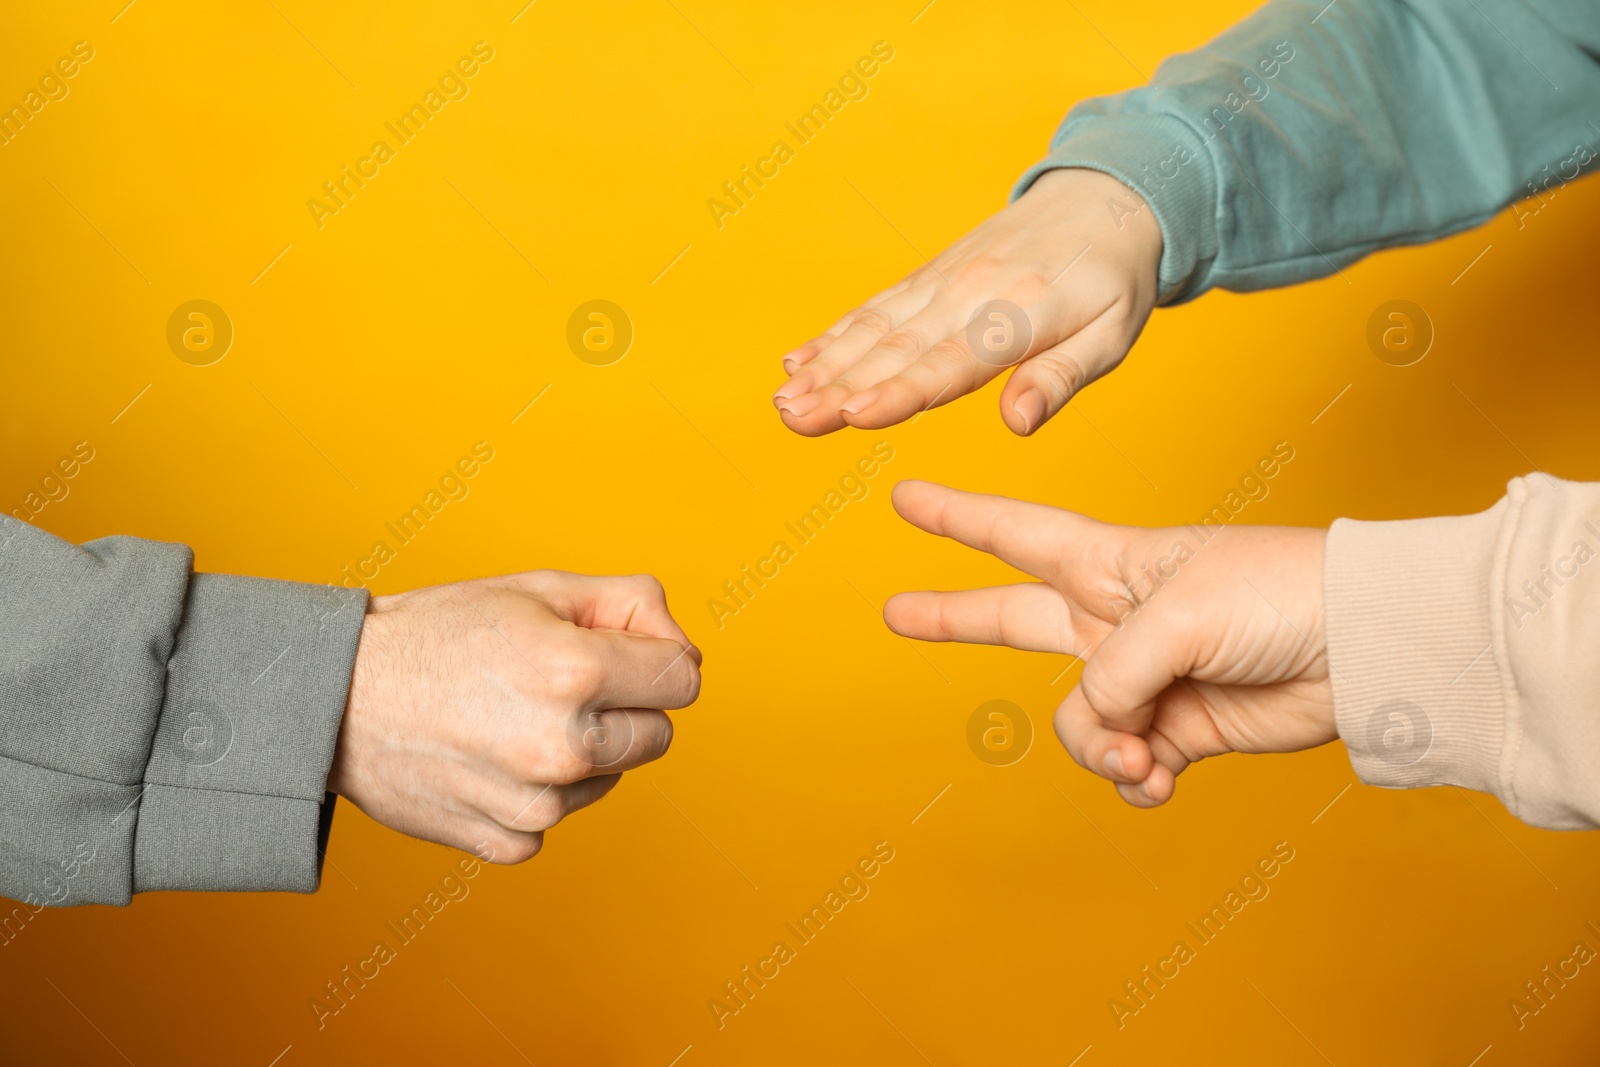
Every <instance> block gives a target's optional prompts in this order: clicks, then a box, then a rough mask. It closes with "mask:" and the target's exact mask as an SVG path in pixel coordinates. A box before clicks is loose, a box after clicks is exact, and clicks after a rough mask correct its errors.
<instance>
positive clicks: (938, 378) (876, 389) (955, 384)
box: [844, 333, 1003, 430]
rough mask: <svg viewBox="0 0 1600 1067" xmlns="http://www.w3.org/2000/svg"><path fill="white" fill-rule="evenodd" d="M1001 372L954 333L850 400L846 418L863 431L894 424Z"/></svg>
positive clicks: (954, 397) (948, 400)
mask: <svg viewBox="0 0 1600 1067" xmlns="http://www.w3.org/2000/svg"><path fill="white" fill-rule="evenodd" d="M1002 369H1003V368H1002V367H1001V366H998V365H995V364H991V363H985V362H984V361H983V360H981V359H979V358H978V357H977V356H975V355H973V353H972V349H971V347H970V346H969V345H968V344H967V339H966V338H965V337H964V336H962V335H961V334H959V333H957V334H952V335H950V336H948V337H946V338H945V339H944V340H942V341H940V342H939V343H938V344H936V345H934V346H932V347H931V348H929V349H928V350H927V351H926V352H925V353H924V354H923V355H922V356H921V357H920V358H919V359H917V361H916V362H914V363H912V364H910V365H909V366H907V367H906V368H905V369H904V370H902V371H900V372H898V373H896V374H894V375H893V376H891V377H889V378H888V379H886V380H885V381H883V382H881V383H880V384H878V385H876V386H873V387H871V388H869V389H866V390H863V391H862V392H861V393H860V394H859V395H857V396H854V397H851V398H850V400H849V401H848V402H847V403H846V404H845V405H844V411H845V418H846V419H847V420H848V421H849V423H850V425H852V426H855V427H858V428H860V429H863V430H876V429H881V428H882V427H884V426H893V425H894V424H896V423H900V422H904V421H905V420H907V419H909V418H913V417H915V416H916V415H919V414H921V413H922V412H924V411H928V410H930V409H932V408H936V407H942V406H943V405H945V404H948V403H950V402H951V401H952V400H956V399H959V398H960V397H963V396H966V395H967V394H968V393H971V392H974V391H975V390H977V389H979V388H981V387H982V386H983V385H985V384H986V383H987V382H989V381H991V380H992V379H993V378H994V377H995V375H997V374H999V373H1000V371H1001V370H1002Z"/></svg>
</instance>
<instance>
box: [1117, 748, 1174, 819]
mask: <svg viewBox="0 0 1600 1067" xmlns="http://www.w3.org/2000/svg"><path fill="white" fill-rule="evenodd" d="M1145 743H1146V744H1148V745H1149V746H1150V755H1151V757H1152V758H1153V760H1154V762H1153V763H1152V764H1151V767H1150V773H1149V774H1148V775H1146V776H1145V779H1144V781H1142V782H1135V783H1133V784H1131V785H1129V784H1127V783H1123V782H1118V783H1117V793H1118V795H1120V796H1121V797H1122V799H1123V800H1126V801H1127V802H1128V803H1129V804H1132V805H1133V806H1134V807H1138V808H1153V807H1157V806H1158V805H1161V804H1165V803H1166V802H1167V801H1169V800H1171V799H1172V794H1173V792H1174V791H1175V790H1176V789H1177V786H1178V783H1177V777H1178V775H1180V774H1182V773H1183V772H1184V769H1185V768H1187V767H1188V766H1189V757H1187V756H1185V755H1184V754H1183V752H1182V750H1181V749H1179V748H1178V746H1177V745H1175V744H1173V743H1172V741H1171V739H1169V738H1168V737H1167V735H1166V734H1164V733H1162V732H1161V731H1160V730H1156V729H1152V730H1151V731H1150V732H1149V733H1147V734H1146V735H1145Z"/></svg>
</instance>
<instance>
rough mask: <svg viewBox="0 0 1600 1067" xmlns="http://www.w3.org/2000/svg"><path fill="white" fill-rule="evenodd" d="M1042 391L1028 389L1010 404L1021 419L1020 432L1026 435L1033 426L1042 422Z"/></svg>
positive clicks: (1043, 406) (1043, 403) (1043, 405)
mask: <svg viewBox="0 0 1600 1067" xmlns="http://www.w3.org/2000/svg"><path fill="white" fill-rule="evenodd" d="M1045 404H1046V402H1045V398H1044V393H1042V392H1040V391H1039V390H1037V389H1029V390H1028V391H1027V392H1025V393H1023V394H1022V395H1021V396H1019V397H1017V399H1016V402H1015V403H1013V404H1012V405H1011V410H1012V411H1015V412H1016V413H1017V418H1019V419H1021V420H1022V434H1023V436H1024V437H1026V436H1027V435H1028V434H1031V433H1032V432H1033V431H1034V428H1035V427H1037V426H1039V425H1040V424H1041V423H1043V422H1044V412H1045Z"/></svg>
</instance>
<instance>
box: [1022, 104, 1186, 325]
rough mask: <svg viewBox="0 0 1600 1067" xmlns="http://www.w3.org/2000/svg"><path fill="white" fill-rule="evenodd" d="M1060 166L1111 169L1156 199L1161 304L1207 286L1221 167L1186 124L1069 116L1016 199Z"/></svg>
mask: <svg viewBox="0 0 1600 1067" xmlns="http://www.w3.org/2000/svg"><path fill="white" fill-rule="evenodd" d="M1059 167H1082V168H1084V169H1086V170H1097V171H1100V172H1101V173H1103V174H1109V175H1110V176H1111V177H1113V178H1115V179H1117V180H1118V181H1120V182H1121V183H1122V184H1124V185H1126V186H1128V187H1129V188H1130V189H1132V190H1134V191H1135V192H1137V193H1138V194H1139V195H1140V196H1141V197H1143V198H1144V200H1145V202H1146V203H1147V204H1149V205H1150V209H1151V210H1152V211H1153V212H1154V213H1155V217H1156V221H1157V222H1158V223H1159V224H1160V225H1161V237H1162V241H1163V246H1162V251H1161V267H1160V271H1159V273H1158V281H1159V290H1158V291H1159V294H1160V295H1159V298H1158V300H1159V302H1160V303H1162V304H1175V303H1179V302H1181V301H1184V300H1190V299H1193V298H1194V297H1197V296H1199V295H1200V294H1201V293H1203V292H1205V290H1206V289H1207V288H1208V287H1209V285H1208V282H1207V278H1208V276H1209V274H1210V265H1211V262H1212V261H1213V260H1215V259H1216V256H1217V218H1216V212H1217V170H1216V163H1215V162H1214V161H1213V159H1212V157H1211V155H1210V153H1209V152H1208V151H1207V149H1206V142H1205V140H1204V139H1203V138H1202V137H1201V136H1200V135H1198V134H1197V133H1195V131H1194V130H1192V129H1190V127H1189V126H1188V125H1187V124H1186V123H1184V122H1183V121H1182V120H1180V119H1176V118H1173V117H1172V116H1170V115H1152V114H1131V113H1122V114H1115V115H1092V116H1086V117H1084V118H1080V119H1071V118H1069V119H1068V120H1067V121H1066V122H1064V123H1062V125H1061V128H1060V129H1059V130H1057V131H1056V136H1055V138H1054V139H1053V140H1052V141H1051V143H1050V154H1049V155H1048V156H1046V157H1045V158H1044V159H1042V160H1040V161H1039V162H1038V163H1036V164H1034V165H1033V166H1032V167H1030V168H1029V169H1028V171H1027V173H1025V174H1023V176H1022V178H1021V180H1020V181H1018V182H1017V184H1016V187H1015V188H1014V189H1013V190H1012V193H1011V196H1012V199H1016V198H1017V197H1019V196H1021V195H1022V194H1023V193H1025V192H1027V191H1028V187H1029V186H1031V185H1032V184H1033V183H1034V181H1035V180H1036V179H1037V178H1038V177H1039V175H1041V174H1043V173H1044V172H1045V171H1047V170H1055V169H1057V168H1059Z"/></svg>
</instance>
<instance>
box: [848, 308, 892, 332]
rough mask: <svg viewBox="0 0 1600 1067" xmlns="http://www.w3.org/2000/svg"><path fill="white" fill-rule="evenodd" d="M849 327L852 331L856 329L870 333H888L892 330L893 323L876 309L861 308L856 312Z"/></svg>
mask: <svg viewBox="0 0 1600 1067" xmlns="http://www.w3.org/2000/svg"><path fill="white" fill-rule="evenodd" d="M850 326H851V328H852V329H857V328H858V329H862V330H867V331H870V332H872V333H888V332H889V331H890V330H892V329H893V328H894V322H893V321H892V320H890V318H889V316H887V315H885V314H884V313H883V312H881V311H879V310H878V309H877V308H863V309H862V310H860V311H858V312H856V314H855V317H854V318H853V319H852V320H851V323H850Z"/></svg>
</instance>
